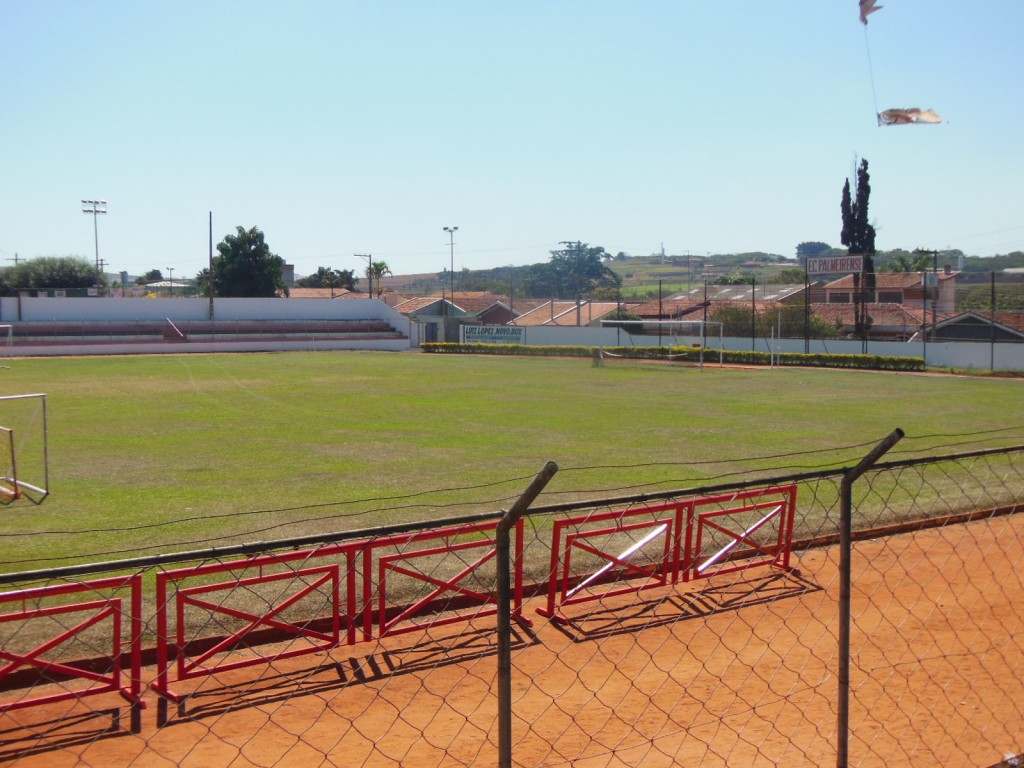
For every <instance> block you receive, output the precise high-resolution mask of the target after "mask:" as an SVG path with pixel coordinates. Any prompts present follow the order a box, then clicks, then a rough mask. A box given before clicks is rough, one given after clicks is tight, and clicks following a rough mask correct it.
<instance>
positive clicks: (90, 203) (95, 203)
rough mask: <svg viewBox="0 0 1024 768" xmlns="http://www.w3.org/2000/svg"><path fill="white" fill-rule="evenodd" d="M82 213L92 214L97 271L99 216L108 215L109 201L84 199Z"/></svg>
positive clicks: (97, 269)
mask: <svg viewBox="0 0 1024 768" xmlns="http://www.w3.org/2000/svg"><path fill="white" fill-rule="evenodd" d="M82 213H91V214H92V236H93V239H94V240H95V241H96V271H97V272H99V270H100V233H99V228H98V227H97V225H96V217H97V216H106V215H107V201H106V200H83V201H82Z"/></svg>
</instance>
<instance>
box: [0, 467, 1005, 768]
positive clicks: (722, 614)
mask: <svg viewBox="0 0 1024 768" xmlns="http://www.w3.org/2000/svg"><path fill="white" fill-rule="evenodd" d="M875 458H877V457H875ZM855 475H856V479H854V478H855ZM530 496H531V494H530V492H529V491H528V492H527V494H524V497H523V499H521V500H520V504H519V505H517V507H513V509H512V512H514V513H515V517H516V518H517V520H518V521H515V520H512V519H511V518H510V514H511V512H510V513H504V514H494V515H480V516H472V517H470V516H467V517H465V518H460V519H449V520H445V521H443V522H439V523H417V524H415V525H408V526H392V527H390V528H378V529H374V530H372V531H365V530H364V531H360V532H356V533H352V534H348V535H344V536H342V535H338V536H334V537H330V538H329V539H325V540H315V539H310V540H308V541H289V542H278V543H276V544H275V545H273V546H270V545H260V546H238V547H231V548H227V547H225V548H222V549H220V550H211V551H206V552H193V553H186V554H182V555H175V556H172V555H165V556H160V557H153V558H148V559H146V560H136V561H131V562H127V561H124V562H121V563H118V564H114V565H106V566H75V567H72V568H64V569H59V570H51V571H47V572H33V573H23V574H8V575H4V576H2V577H0V580H2V582H3V585H4V587H3V588H4V589H5V590H6V591H5V592H4V593H3V594H2V595H0V762H2V763H3V764H10V765H16V766H19V767H23V766H48V767H49V766H59V765H68V766H75V765H82V766H104V767H108V766H122V765H123V766H174V765H181V766H208V765H232V766H249V765H252V766H309V765H323V766H346V768H348V767H349V766H482V765H501V764H508V765H515V766H581V767H582V766H586V767H588V768H589V767H590V766H638V765H643V766H659V765H702V766H704V765H723V766H724V765H779V764H787V765H814V766H818V765H832V764H839V765H846V764H849V765H859V766H882V765H897V764H898V765H921V766H924V765H928V766H931V765H935V764H941V765H945V766H951V765H959V766H991V765H994V764H996V763H998V762H1000V761H1001V760H1006V761H1007V762H1006V764H1007V765H1010V764H1013V763H1012V762H1011V759H1015V758H1013V755H1015V754H1017V753H1018V752H1021V751H1024V740H1022V737H1021V735H1020V734H1021V733H1024V704H1022V702H1024V697H1022V693H1024V690H1022V688H1024V685H1022V683H1021V680H1022V679H1024V674H1022V673H1024V641H1022V640H1021V634H1022V633H1021V629H1022V625H1024V600H1022V595H1024V588H1022V578H1021V574H1020V570H1019V562H1020V558H1021V555H1022V554H1024V546H1022V545H1024V516H1022V515H1018V514H1016V513H1017V512H1018V511H1020V504H1021V500H1022V499H1024V448H1013V449H998V450H990V451H978V452H975V453H960V454H957V455H954V456H946V457H941V458H932V459H919V460H909V461H900V462H891V463H881V464H874V465H873V466H867V465H865V466H863V467H861V468H860V469H859V470H858V471H857V472H856V473H854V472H853V471H852V470H849V471H846V472H836V471H827V472H816V473H806V474H802V475H791V476H786V477H773V478H770V479H768V480H764V479H759V480H757V481H756V482H750V483H747V484H734V485H730V486H728V487H726V486H718V487H713V488H711V487H709V488H700V489H688V490H685V491H678V492H672V493H658V494H649V495H645V496H642V497H641V496H635V497H629V498H617V499H606V500H603V501H601V502H599V503H595V502H592V501H590V502H579V503H569V504H563V505H558V506H544V507H536V508H533V509H530V510H528V511H527V507H528V506H529V498H530ZM845 512H848V513H849V514H848V515H847V516H845V517H844V513H845ZM520 513H525V514H522V515H521V516H520ZM844 520H846V521H847V522H848V525H844ZM506 528H507V532H508V537H507V538H506V537H505V536H504V535H503V533H504V532H505V531H506ZM506 547H507V549H506ZM844 547H847V549H846V552H847V553H848V554H847V555H844V554H843V552H844ZM506 584H507V586H508V589H507V591H506V590H505V589H503V588H502V589H499V587H502V586H503V585H506ZM506 601H507V603H506ZM847 617H848V618H849V623H848V624H847V623H846V619H847ZM847 648H848V649H849V653H848V654H846V653H844V651H845V649H847ZM506 704H507V705H508V706H507V708H506V706H505V705H506Z"/></svg>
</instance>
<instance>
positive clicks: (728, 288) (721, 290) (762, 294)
mask: <svg viewBox="0 0 1024 768" xmlns="http://www.w3.org/2000/svg"><path fill="white" fill-rule="evenodd" d="M803 289H804V286H803V283H784V284H779V285H774V284H771V283H756V284H754V285H751V284H750V283H745V284H741V285H709V286H707V288H706V289H705V287H704V286H703V285H698V286H694V287H693V288H690V289H689V290H688V291H682V292H680V293H674V294H672V300H678V301H684V300H689V301H704V295H705V291H706V293H707V297H708V301H747V302H749V301H750V292H751V290H753V291H754V295H755V297H756V298H757V299H758V300H763V301H782V300H783V299H786V298H789V297H790V296H794V295H796V294H799V293H800V292H801V291H803Z"/></svg>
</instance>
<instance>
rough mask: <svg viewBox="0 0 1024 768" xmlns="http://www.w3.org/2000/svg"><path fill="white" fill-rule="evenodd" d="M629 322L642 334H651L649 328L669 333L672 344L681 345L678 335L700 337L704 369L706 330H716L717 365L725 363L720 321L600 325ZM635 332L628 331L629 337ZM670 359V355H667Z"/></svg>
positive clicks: (722, 329) (702, 368)
mask: <svg viewBox="0 0 1024 768" xmlns="http://www.w3.org/2000/svg"><path fill="white" fill-rule="evenodd" d="M623 324H629V325H632V326H641V327H642V328H643V329H644V331H645V333H644V334H643V335H644V336H650V335H652V334H651V333H650V331H651V330H655V331H656V332H657V333H658V335H659V336H661V337H664V336H665V335H669V336H671V337H672V339H673V341H674V342H676V343H675V344H674V346H681V345H680V344H679V343H678V341H679V339H678V337H679V336H686V337H689V338H698V339H700V368H701V370H704V352H705V350H706V349H707V346H708V331H709V330H710V331H711V333H712V334H715V333H716V332H717V336H718V364H719V366H721V365H724V363H725V336H724V325H723V324H722V323H720V322H715V321H713V320H626V321H623V320H602V321H601V325H602V326H617V325H623ZM634 335H635V334H633V333H630V337H633V336H634ZM669 358H670V359H671V356H669Z"/></svg>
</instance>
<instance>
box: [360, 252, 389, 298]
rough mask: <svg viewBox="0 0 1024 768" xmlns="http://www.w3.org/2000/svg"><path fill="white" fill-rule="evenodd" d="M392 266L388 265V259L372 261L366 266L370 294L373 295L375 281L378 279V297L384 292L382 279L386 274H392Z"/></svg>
mask: <svg viewBox="0 0 1024 768" xmlns="http://www.w3.org/2000/svg"><path fill="white" fill-rule="evenodd" d="M390 274H391V268H390V267H388V263H387V262H386V261H374V262H371V263H370V266H368V267H367V268H366V279H367V280H368V281H369V282H370V286H369V290H370V296H371V297H372V296H373V281H374V280H376V281H377V298H380V295H381V294H382V293H383V291H382V290H381V287H380V281H381V280H382V279H383V278H384V275H390Z"/></svg>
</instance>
